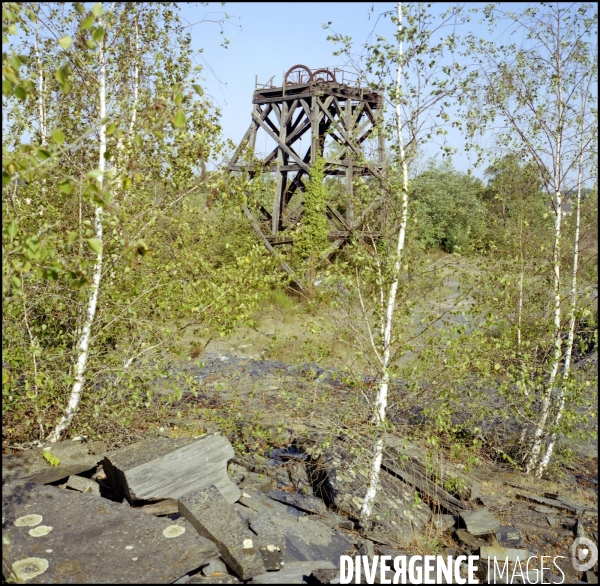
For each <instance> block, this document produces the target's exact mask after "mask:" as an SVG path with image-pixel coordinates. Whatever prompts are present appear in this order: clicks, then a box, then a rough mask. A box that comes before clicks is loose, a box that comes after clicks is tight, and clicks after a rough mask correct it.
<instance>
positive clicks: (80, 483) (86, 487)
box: [67, 476, 100, 496]
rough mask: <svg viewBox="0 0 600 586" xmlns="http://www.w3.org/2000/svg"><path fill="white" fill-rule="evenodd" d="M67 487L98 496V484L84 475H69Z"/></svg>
mask: <svg viewBox="0 0 600 586" xmlns="http://www.w3.org/2000/svg"><path fill="white" fill-rule="evenodd" d="M67 488H72V489H73V490H77V491H79V492H89V493H91V494H95V495H96V496H100V485H99V484H98V483H97V482H95V481H94V480H91V479H89V478H85V477H84V476H69V479H68V480H67Z"/></svg>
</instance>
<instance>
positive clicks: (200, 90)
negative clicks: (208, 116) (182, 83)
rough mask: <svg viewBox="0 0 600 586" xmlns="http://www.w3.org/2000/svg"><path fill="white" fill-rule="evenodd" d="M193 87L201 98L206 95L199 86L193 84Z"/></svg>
mask: <svg viewBox="0 0 600 586" xmlns="http://www.w3.org/2000/svg"><path fill="white" fill-rule="evenodd" d="M192 87H193V88H194V89H195V90H196V93H197V94H198V95H199V96H203V95H204V90H203V89H202V88H201V87H200V86H199V85H198V84H196V83H195V84H193V85H192Z"/></svg>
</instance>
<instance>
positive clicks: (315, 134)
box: [310, 95, 321, 167]
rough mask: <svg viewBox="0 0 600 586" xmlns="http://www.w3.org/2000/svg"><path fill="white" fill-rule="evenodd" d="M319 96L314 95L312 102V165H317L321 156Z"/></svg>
mask: <svg viewBox="0 0 600 586" xmlns="http://www.w3.org/2000/svg"><path fill="white" fill-rule="evenodd" d="M318 99H319V96H315V95H313V96H312V97H311V102H310V118H311V129H310V132H311V141H310V165H311V167H312V166H313V165H314V164H315V161H316V160H317V156H318V155H319V120H320V118H321V116H320V111H319V106H318V103H317V100H318Z"/></svg>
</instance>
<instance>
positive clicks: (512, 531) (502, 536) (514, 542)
mask: <svg viewBox="0 0 600 586" xmlns="http://www.w3.org/2000/svg"><path fill="white" fill-rule="evenodd" d="M496 540H497V541H498V544H499V545H501V546H503V547H521V546H522V545H523V536H522V535H521V533H520V532H519V530H518V529H516V528H515V527H506V526H503V527H500V530H499V531H498V532H497V533H496Z"/></svg>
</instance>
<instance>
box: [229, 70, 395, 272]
mask: <svg viewBox="0 0 600 586" xmlns="http://www.w3.org/2000/svg"><path fill="white" fill-rule="evenodd" d="M344 77H346V80H345V79H344ZM347 78H348V74H347V73H345V72H342V71H339V70H331V69H317V70H315V71H311V70H310V69H309V68H308V67H305V66H304V65H296V66H294V67H292V68H291V69H290V70H289V71H288V72H287V73H286V74H284V79H283V83H282V85H281V86H279V87H278V86H274V85H272V84H271V83H269V84H266V85H261V86H259V84H258V83H257V84H256V89H255V91H254V96H253V99H252V103H253V105H254V107H253V109H252V121H251V123H250V127H249V128H248V130H247V132H246V134H245V135H244V138H243V139H242V141H241V143H240V145H239V146H238V148H237V149H236V151H235V153H234V155H233V157H232V159H231V160H230V162H229V166H228V168H229V170H230V171H231V172H239V173H245V174H246V177H247V178H249V179H250V180H253V179H254V178H255V177H258V176H259V175H260V174H263V175H264V174H272V176H273V177H274V182H273V183H274V184H275V189H274V197H273V202H272V206H270V205H264V202H263V204H261V205H259V206H258V209H259V210H260V214H261V216H262V217H258V218H255V217H254V216H253V214H252V213H251V212H250V210H249V209H248V207H247V206H244V212H245V213H246V215H247V216H248V217H249V218H250V220H251V221H252V224H253V226H254V229H255V230H256V231H257V232H258V234H259V235H260V236H261V238H262V240H263V242H264V243H265V245H266V246H267V248H269V250H271V251H272V252H274V249H273V247H274V246H281V245H284V244H293V237H292V233H293V228H294V227H295V226H297V225H298V224H299V223H300V222H301V219H302V210H303V192H304V191H305V189H306V185H307V184H308V174H309V173H310V169H311V166H312V165H313V164H314V162H315V160H316V158H317V157H318V156H319V155H320V154H321V155H322V154H323V151H324V148H325V141H326V139H327V138H328V137H331V139H333V140H334V141H335V142H336V143H337V148H336V149H335V152H336V156H335V158H326V159H325V174H326V175H337V176H342V177H344V176H345V191H346V194H347V204H346V205H345V206H344V207H345V210H344V213H340V211H339V210H338V209H336V208H335V207H334V206H332V205H331V204H328V205H327V216H328V218H329V221H330V228H331V231H330V234H329V239H330V240H331V241H332V244H333V246H332V250H335V249H336V248H338V247H340V246H343V244H344V243H345V242H346V241H347V240H348V239H349V238H350V237H351V236H352V234H353V233H356V232H360V231H361V230H362V225H363V224H364V221H365V219H366V217H367V215H368V213H370V211H372V210H370V209H367V210H355V209H353V206H352V190H353V183H354V179H355V178H356V177H358V176H361V175H373V176H375V177H379V178H382V177H383V171H382V168H383V164H384V147H385V143H384V137H383V133H382V132H376V129H379V128H380V126H381V121H382V106H383V100H382V96H381V95H380V94H379V93H377V92H374V91H372V90H371V89H369V88H363V87H359V86H358V84H357V83H356V82H354V83H352V82H350V81H348V79H347ZM271 79H273V78H271ZM261 131H262V132H261ZM259 133H261V134H266V137H267V138H268V139H269V141H268V142H269V143H270V144H271V148H272V150H270V149H269V150H270V152H267V153H265V154H264V156H263V157H262V158H260V157H258V156H257V135H258V134H259ZM305 135H308V136H309V137H310V141H307V140H306V138H305V140H304V141H303V140H302V138H303V137H305ZM372 135H373V136H376V137H377V146H376V151H377V152H376V156H375V161H373V160H370V161H368V160H366V157H365V154H364V152H363V148H362V146H363V143H364V142H365V141H366V140H367V139H368V138H369V137H371V136H372ZM265 140H266V138H265ZM273 143H274V145H273ZM303 145H304V147H305V148H304V152H303V149H302V148H301V147H302V146H303ZM260 146H262V145H260ZM360 212H362V213H360ZM284 268H285V267H284ZM286 270H287V269H286Z"/></svg>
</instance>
